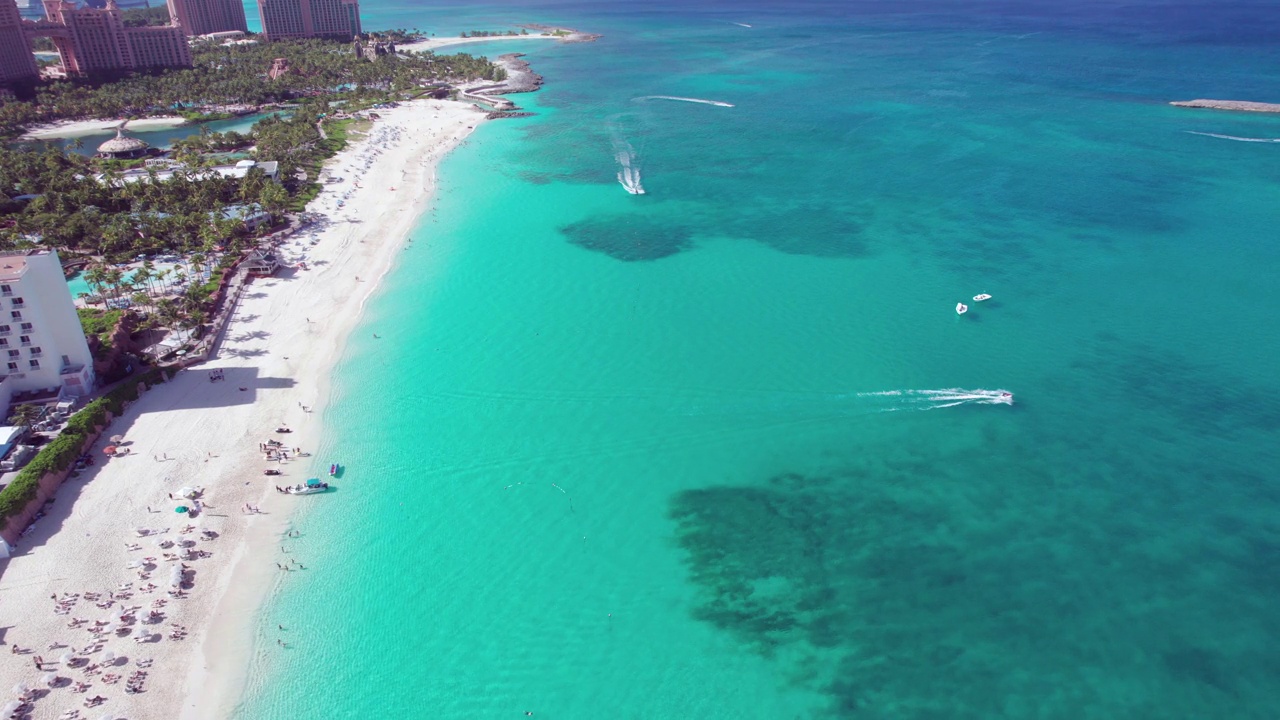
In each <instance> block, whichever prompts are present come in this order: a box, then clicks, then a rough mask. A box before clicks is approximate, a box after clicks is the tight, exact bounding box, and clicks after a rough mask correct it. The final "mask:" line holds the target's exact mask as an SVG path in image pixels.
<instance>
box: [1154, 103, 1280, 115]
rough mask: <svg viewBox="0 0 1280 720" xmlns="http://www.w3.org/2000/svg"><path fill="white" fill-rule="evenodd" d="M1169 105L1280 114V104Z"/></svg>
mask: <svg viewBox="0 0 1280 720" xmlns="http://www.w3.org/2000/svg"><path fill="white" fill-rule="evenodd" d="M1169 104H1170V105H1176V106H1178V107H1188V108H1206V109H1209V110H1238V111H1242V112H1265V113H1280V103H1264V102H1251V101H1248V100H1178V101H1176V102H1171V103H1169Z"/></svg>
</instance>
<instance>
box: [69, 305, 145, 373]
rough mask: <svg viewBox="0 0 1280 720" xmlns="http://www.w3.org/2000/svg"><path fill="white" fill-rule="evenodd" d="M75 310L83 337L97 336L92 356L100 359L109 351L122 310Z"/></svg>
mask: <svg viewBox="0 0 1280 720" xmlns="http://www.w3.org/2000/svg"><path fill="white" fill-rule="evenodd" d="M135 304H136V303H135ZM76 312H77V313H79V314H80V327H82V328H84V334H85V337H96V338H98V352H97V353H95V354H94V358H95V359H97V360H101V359H102V358H104V357H106V355H107V353H108V352H110V351H111V335H112V333H113V332H114V331H115V329H116V325H118V324H120V318H122V317H124V311H123V310H99V309H96V308H80V309H78V310H77V311H76Z"/></svg>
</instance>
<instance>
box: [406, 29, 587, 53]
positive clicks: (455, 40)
mask: <svg viewBox="0 0 1280 720" xmlns="http://www.w3.org/2000/svg"><path fill="white" fill-rule="evenodd" d="M517 27H520V28H524V29H526V30H533V31H535V32H536V34H531V35H493V36H487V37H465V38H464V37H446V38H430V39H428V40H419V41H418V42H415V43H405V44H404V45H397V46H396V49H397V50H399V51H401V52H429V51H435V50H436V49H437V48H442V47H451V46H453V45H472V44H474V43H484V42H506V41H509V40H516V41H522V42H523V41H526V40H542V41H548V40H554V41H557V42H561V43H583V42H595V41H596V40H599V39H600V37H601V36H600V35H595V34H592V33H584V32H579V31H577V30H571V29H569V28H561V27H551V26H548V25H518V26H517ZM543 32H562V33H564V34H563V35H543V34H541V33H543Z"/></svg>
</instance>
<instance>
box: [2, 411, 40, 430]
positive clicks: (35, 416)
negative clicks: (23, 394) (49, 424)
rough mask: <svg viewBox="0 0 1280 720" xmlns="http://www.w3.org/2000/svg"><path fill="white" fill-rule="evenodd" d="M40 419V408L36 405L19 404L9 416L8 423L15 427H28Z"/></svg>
mask: <svg viewBox="0 0 1280 720" xmlns="http://www.w3.org/2000/svg"><path fill="white" fill-rule="evenodd" d="M39 419H40V408H39V407H38V406H36V405H19V406H18V407H16V408H14V409H13V415H10V416H9V424H10V425H14V426H16V427H24V428H30V427H31V426H32V425H35V424H36V421H37V420H39Z"/></svg>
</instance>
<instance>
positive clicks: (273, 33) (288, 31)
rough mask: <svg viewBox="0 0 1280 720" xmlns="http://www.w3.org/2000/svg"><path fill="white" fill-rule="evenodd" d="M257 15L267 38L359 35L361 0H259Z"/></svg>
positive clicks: (342, 37)
mask: <svg viewBox="0 0 1280 720" xmlns="http://www.w3.org/2000/svg"><path fill="white" fill-rule="evenodd" d="M258 15H259V16H260V17H261V18H262V33H263V34H264V35H266V36H267V39H268V40H279V39H281V38H289V37H304V38H312V37H329V38H340V39H343V40H350V39H352V38H354V37H356V36H357V35H359V34H360V3H359V0H258Z"/></svg>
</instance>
